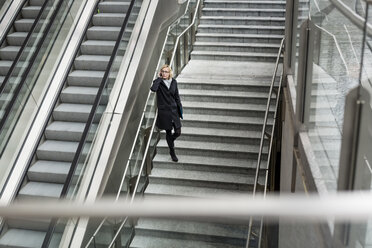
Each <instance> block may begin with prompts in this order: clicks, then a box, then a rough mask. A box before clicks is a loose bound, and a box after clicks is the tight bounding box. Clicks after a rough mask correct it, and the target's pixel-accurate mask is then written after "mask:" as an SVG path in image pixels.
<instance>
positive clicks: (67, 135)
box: [0, 0, 139, 247]
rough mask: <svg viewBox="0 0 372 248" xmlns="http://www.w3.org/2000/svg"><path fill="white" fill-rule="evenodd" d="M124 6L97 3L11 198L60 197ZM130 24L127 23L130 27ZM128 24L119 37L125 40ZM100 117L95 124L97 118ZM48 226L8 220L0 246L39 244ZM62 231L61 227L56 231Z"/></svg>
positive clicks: (123, 1)
mask: <svg viewBox="0 0 372 248" xmlns="http://www.w3.org/2000/svg"><path fill="white" fill-rule="evenodd" d="M31 2H32V1H31ZM129 4H130V1H129V0H108V1H102V2H100V3H99V10H100V11H99V13H96V14H95V15H94V16H93V18H92V25H91V26H90V27H89V29H88V31H87V35H86V39H85V41H84V42H83V43H82V45H81V48H80V53H79V54H78V56H77V57H76V58H75V61H74V64H73V68H72V70H71V72H70V74H69V75H68V78H67V80H66V82H65V87H64V89H63V90H62V93H61V95H60V98H59V102H58V104H57V106H56V107H55V109H54V110H53V116H52V118H51V120H50V121H49V124H48V126H47V128H46V130H45V133H44V137H43V139H42V141H41V143H40V144H39V147H38V148H37V151H36V154H35V155H34V159H33V162H32V165H31V167H30V168H29V171H28V172H27V176H26V178H25V179H24V182H23V186H22V188H21V190H20V191H19V193H18V195H17V197H16V200H29V199H30V200H44V199H55V198H59V197H60V194H61V191H62V188H63V184H64V182H65V180H66V177H67V173H68V171H69V169H70V166H71V162H72V159H73V157H74V154H75V152H76V149H77V146H78V142H79V140H80V138H81V135H82V132H83V129H84V126H85V124H86V121H87V118H88V115H89V112H90V110H91V107H92V104H93V102H94V99H95V96H96V94H97V91H98V87H99V84H100V83H101V80H102V78H103V75H104V72H105V70H106V67H107V64H108V62H109V58H110V55H111V53H112V50H113V48H114V45H115V41H116V39H117V36H118V34H119V31H120V27H121V25H122V23H123V21H124V17H125V14H126V11H127V9H128V7H129ZM135 10H136V9H134V11H135ZM138 10H139V9H138V8H137V11H138ZM137 13H138V12H137ZM133 24H134V23H133V22H132V27H133ZM132 27H130V28H129V29H130V30H129V31H127V33H126V34H125V37H124V39H128V40H129V36H130V32H131V28H132ZM107 99H108V97H107V95H106V96H103V99H102V100H101V103H105V102H107ZM103 110H104V109H103V107H101V108H100V109H99V110H98V111H99V113H102V112H103ZM99 115H100V114H98V117H97V118H96V120H95V122H97V121H98V118H99ZM84 153H85V152H83V154H84ZM48 225H49V220H24V219H22V220H8V221H7V223H6V229H5V231H4V232H3V233H2V235H1V237H0V247H41V244H42V242H43V239H44V236H45V233H46V231H47V228H48ZM57 231H58V229H57ZM62 231H63V229H61V230H60V232H62ZM19 237H22V239H20V238H19ZM60 237H61V234H60V235H59V236H58V235H57V239H56V240H55V241H54V242H55V243H54V244H56V245H57V244H58V242H59V241H58V238H60ZM52 247H57V246H52Z"/></svg>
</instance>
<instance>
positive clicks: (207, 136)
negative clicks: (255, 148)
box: [161, 126, 261, 145]
mask: <svg viewBox="0 0 372 248" xmlns="http://www.w3.org/2000/svg"><path fill="white" fill-rule="evenodd" d="M165 136H166V134H165V131H164V132H162V133H161V137H162V138H164V139H165ZM177 140H185V141H206V142H224V143H231V144H246V145H253V144H256V145H260V140H261V131H251V130H235V129H230V128H229V126H226V127H225V128H224V129H222V128H211V127H206V128H205V127H204V128H203V127H200V128H197V127H183V128H182V135H181V136H180V137H179V138H178V139H177Z"/></svg>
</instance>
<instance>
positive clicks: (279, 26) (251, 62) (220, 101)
mask: <svg viewBox="0 0 372 248" xmlns="http://www.w3.org/2000/svg"><path fill="white" fill-rule="evenodd" d="M204 4H205V6H204V8H203V12H202V16H201V22H200V25H199V26H198V32H197V36H196V42H195V46H194V51H192V53H191V60H190V62H189V63H188V64H187V65H186V67H185V68H184V69H183V70H182V72H181V74H180V75H179V76H178V77H177V81H178V87H179V92H180V96H181V99H182V104H183V108H184V119H183V120H182V125H183V126H182V134H181V136H180V137H179V138H178V139H177V140H176V141H175V147H176V154H177V156H178V158H179V161H178V163H174V162H172V161H171V158H170V156H169V149H168V147H167V143H166V141H165V132H162V133H161V140H160V141H159V143H158V145H157V154H156V156H155V157H154V159H153V169H152V171H151V174H150V175H149V185H148V186H147V188H146V189H145V192H144V193H145V194H144V197H164V196H167V197H172V196H185V197H211V196H212V195H214V194H216V195H250V194H252V188H253V183H254V173H255V168H256V164H257V157H258V150H259V145H260V137H261V131H262V125H263V120H264V113H265V108H266V102H267V98H268V93H269V84H270V82H271V78H272V73H273V72H274V66H275V64H274V63H272V62H273V61H275V58H276V56H277V53H278V50H279V45H280V40H281V39H282V38H283V34H284V9H285V1H247V0H240V1H235V0H234V1H223V0H205V1H204ZM221 60H222V61H221ZM260 61H264V62H260ZM273 110H274V109H273V106H271V108H270V113H269V116H270V117H272V116H273ZM268 125H269V129H271V125H272V119H270V120H269V122H268ZM266 159H267V144H265V146H264V149H263V164H266V163H265V161H266ZM259 175H260V176H259V182H258V183H259V187H258V191H260V190H261V189H262V187H260V186H261V185H263V175H264V171H263V170H261V171H260V174H259ZM247 232H248V223H247V224H244V225H242V224H241V223H236V222H233V221H231V220H230V221H221V220H199V219H195V220H185V219H150V218H141V219H139V220H138V224H137V225H136V227H135V236H134V238H133V241H132V243H131V245H130V247H132V248H140V247H146V248H149V247H151V248H158V247H159V248H160V247H177V248H178V247H203V248H209V247H229V248H233V247H234V248H236V247H245V244H246V238H247ZM253 233H257V223H254V227H253ZM256 238H257V237H256V235H252V239H253V240H252V243H251V245H252V247H254V246H255V245H257V239H256Z"/></svg>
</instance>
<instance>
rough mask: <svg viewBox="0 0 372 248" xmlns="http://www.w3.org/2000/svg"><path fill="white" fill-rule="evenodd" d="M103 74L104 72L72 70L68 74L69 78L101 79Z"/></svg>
mask: <svg viewBox="0 0 372 248" xmlns="http://www.w3.org/2000/svg"><path fill="white" fill-rule="evenodd" d="M104 74H105V72H103V71H89V70H74V71H72V72H70V74H69V76H72V77H94V78H97V77H98V78H103V76H104Z"/></svg>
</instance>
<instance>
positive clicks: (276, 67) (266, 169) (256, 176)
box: [246, 38, 285, 248]
mask: <svg viewBox="0 0 372 248" xmlns="http://www.w3.org/2000/svg"><path fill="white" fill-rule="evenodd" d="M284 41H285V38H283V39H282V41H281V43H280V48H279V51H278V55H277V58H276V63H275V70H274V74H273V77H272V80H271V84H270V91H269V96H268V98H267V104H266V111H265V118H264V123H263V127H262V132H261V140H260V148H259V153H258V159H257V166H256V174H255V178H254V184H253V194H252V196H253V198H254V197H255V195H256V191H257V186H258V177H259V172H260V169H261V159H262V150H263V145H264V137H265V132H266V126H267V120H268V115H269V110H270V102H271V96H272V94H273V88H274V83H275V78H276V73H277V71H278V67H279V61H280V57H281V54H282V51H283V46H284ZM281 84H282V77H280V82H279V90H278V92H277V96H276V97H277V102H276V107H275V113H274V122H273V126H272V130H271V132H272V134H271V137H270V146H269V150H268V158H267V162H266V163H267V164H266V168H265V171H266V179H265V186H264V197H265V196H266V189H267V177H268V169H269V168H268V166H269V163H270V153H271V148H272V142H273V138H274V133H273V132H274V130H275V118H276V114H277V110H278V104H279V97H280V88H281ZM262 224H263V222H262V220H261V225H260V233H259V239H258V240H259V241H258V242H259V245H258V247H260V244H261V235H262ZM252 225H253V219H252V218H250V220H249V227H248V238H247V243H246V248H248V247H249V243H250V237H251V232H252Z"/></svg>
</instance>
